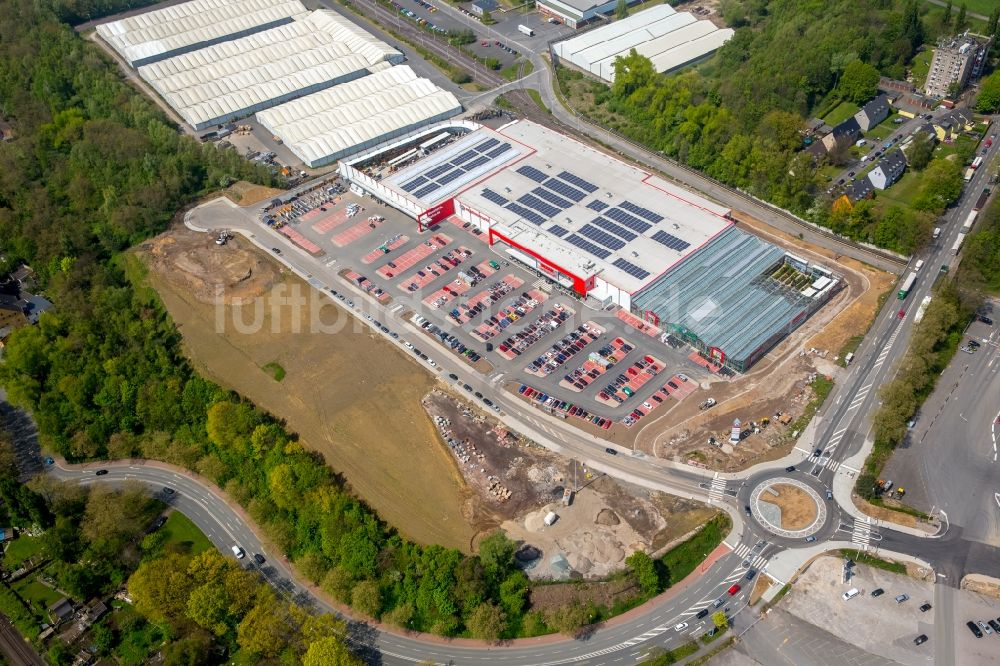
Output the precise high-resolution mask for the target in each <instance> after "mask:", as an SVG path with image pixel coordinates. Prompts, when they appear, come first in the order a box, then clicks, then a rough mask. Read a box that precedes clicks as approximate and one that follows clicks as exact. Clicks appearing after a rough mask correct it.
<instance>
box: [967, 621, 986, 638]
mask: <svg viewBox="0 0 1000 666" xmlns="http://www.w3.org/2000/svg"><path fill="white" fill-rule="evenodd" d="M965 626H967V627H968V628H969V631H971V632H972V635H973V636H975V637H976V638H982V637H983V632H982V631H980V629H979V627H977V626H976V623H975V622H973V621H972V620H969V621H968V622H966V623H965Z"/></svg>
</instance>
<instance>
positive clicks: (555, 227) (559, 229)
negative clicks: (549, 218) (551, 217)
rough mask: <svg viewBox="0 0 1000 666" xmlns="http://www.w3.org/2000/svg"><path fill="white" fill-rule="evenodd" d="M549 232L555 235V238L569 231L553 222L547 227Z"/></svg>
mask: <svg viewBox="0 0 1000 666" xmlns="http://www.w3.org/2000/svg"><path fill="white" fill-rule="evenodd" d="M549 233H550V234H552V235H553V236H556V237H557V238H562V237H563V236H565V235H566V234H568V233H569V231H567V230H566V229H564V228H563V227H560V226H559V225H558V224H553V225H552V226H551V227H549Z"/></svg>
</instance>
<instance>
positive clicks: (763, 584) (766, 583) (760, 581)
mask: <svg viewBox="0 0 1000 666" xmlns="http://www.w3.org/2000/svg"><path fill="white" fill-rule="evenodd" d="M772 584H773V583H772V582H771V579H770V578H768V577H767V576H757V582H756V583H754V585H753V590H751V591H750V601H749V603H750V605H751V606H753V605H754V604H756V603H757V602H758V601H760V598H761V597H763V596H764V593H765V592H767V591H768V589H769V588H770V587H771V585H772Z"/></svg>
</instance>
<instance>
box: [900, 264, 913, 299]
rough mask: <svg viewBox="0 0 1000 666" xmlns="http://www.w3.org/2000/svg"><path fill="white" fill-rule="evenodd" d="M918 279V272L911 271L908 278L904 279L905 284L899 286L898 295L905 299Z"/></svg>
mask: <svg viewBox="0 0 1000 666" xmlns="http://www.w3.org/2000/svg"><path fill="white" fill-rule="evenodd" d="M916 281H917V273H916V271H911V272H910V274H909V275H907V276H906V279H905V280H903V284H901V285H900V286H899V293H897V294H896V297H897V298H898V299H899V300H901V301H902V300H904V299H905V298H906V296H907V295H908V294H909V293H910V290H911V289H913V283H914V282H916Z"/></svg>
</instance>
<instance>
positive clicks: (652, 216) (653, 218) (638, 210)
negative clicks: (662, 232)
mask: <svg viewBox="0 0 1000 666" xmlns="http://www.w3.org/2000/svg"><path fill="white" fill-rule="evenodd" d="M618 206H619V207H620V208H624V209H625V210H627V211H629V212H631V213H635V214H636V215H638V216H639V217H642V218H645V219H647V220H649V221H650V222H652V223H653V224H656V223H658V222H663V216H662V215H657V214H656V213H654V212H653V211H651V210H649V209H648V208H643V207H642V206H637V205H635V204H634V203H632V202H631V201H623V202H621V203H620V204H618Z"/></svg>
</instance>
